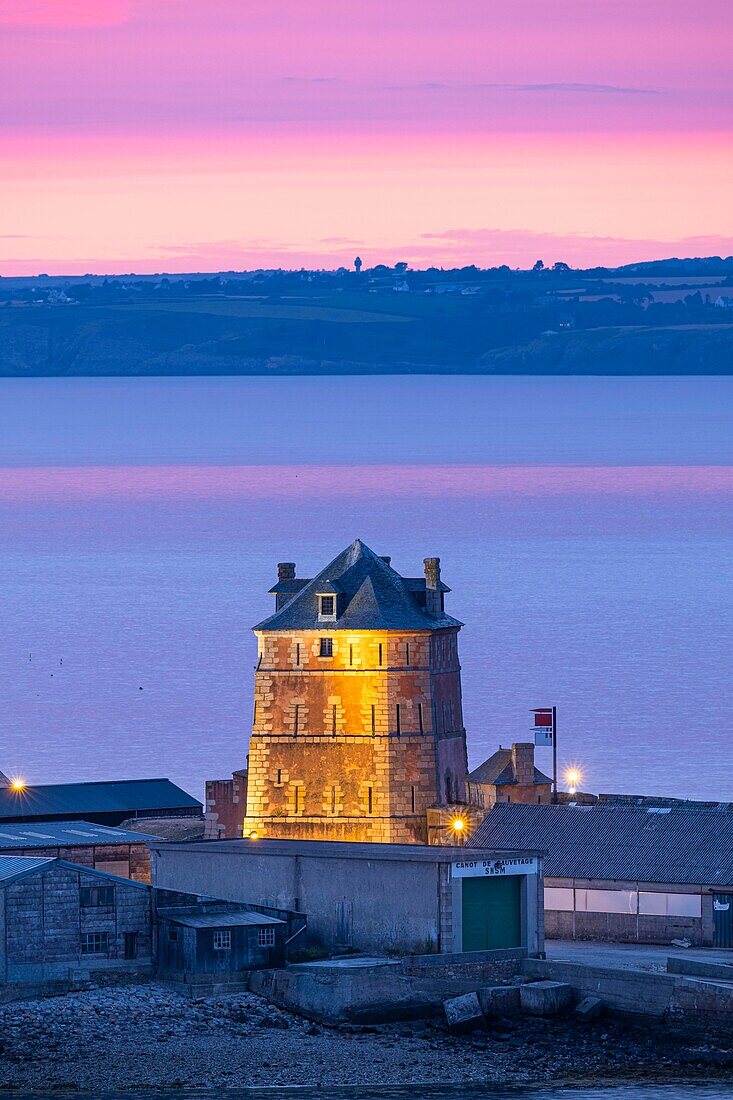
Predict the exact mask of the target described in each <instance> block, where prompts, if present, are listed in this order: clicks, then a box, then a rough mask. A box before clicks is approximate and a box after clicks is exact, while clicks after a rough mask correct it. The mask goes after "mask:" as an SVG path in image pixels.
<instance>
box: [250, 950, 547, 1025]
mask: <svg viewBox="0 0 733 1100" xmlns="http://www.w3.org/2000/svg"><path fill="white" fill-rule="evenodd" d="M526 955H527V953H526V951H524V950H523V949H516V950H511V951H471V952H466V953H462V954H455V955H412V956H406V957H405V958H403V959H399V960H397V959H394V960H392V959H365V960H364V961H363V962H361V961H360V960H359V959H348V960H344V961H343V962H337V963H301V964H297V965H295V966H289V967H287V969H285V970H268V971H258V972H255V973H253V974H252V975H251V978H250V989H251V990H252V991H253V992H256V993H261V994H262V995H263V996H265V997H267V998H268V1000H271V1001H273V1002H274V1003H275V1004H277V1005H280V1006H281V1007H282V1008H288V1009H290V1010H292V1011H293V1012H299V1013H300V1014H301V1015H303V1016H308V1017H310V1018H312V1019H315V1020H320V1021H322V1022H325V1023H331V1024H335V1023H344V1022H350V1023H382V1022H385V1021H388V1020H397V1019H414V1018H416V1017H419V1016H428V1015H432V1013H433V1012H435V1011H436V1009H437V1008H438V1007H439V1006H440V1005H441V1004H442V1002H443V1001H444V1000H445V999H446V997H454V996H458V995H459V994H461V993H471V992H473V991H475V990H477V989H480V988H481V987H482V986H485V985H492V984H495V983H497V982H501V981H510V980H511V979H512V978H514V977H516V976H517V975H518V974H520V973H521V968H522V963H523V961H524V960H525V959H526Z"/></svg>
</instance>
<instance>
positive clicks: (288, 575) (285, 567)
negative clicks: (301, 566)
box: [277, 561, 295, 581]
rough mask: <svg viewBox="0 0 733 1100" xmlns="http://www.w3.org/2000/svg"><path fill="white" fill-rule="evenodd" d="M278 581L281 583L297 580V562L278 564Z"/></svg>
mask: <svg viewBox="0 0 733 1100" xmlns="http://www.w3.org/2000/svg"><path fill="white" fill-rule="evenodd" d="M277 579H278V580H279V581H294V580H295V562H294V561H281V562H278V566H277Z"/></svg>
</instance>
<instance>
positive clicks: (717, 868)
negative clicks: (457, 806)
mask: <svg viewBox="0 0 733 1100" xmlns="http://www.w3.org/2000/svg"><path fill="white" fill-rule="evenodd" d="M469 844H470V846H471V847H472V848H475V847H477V846H483V845H485V846H486V847H488V848H505V847H506V848H510V847H514V848H539V849H542V850H544V851H545V852H546V857H545V875H546V877H548V878H585V879H601V880H603V879H605V880H609V881H611V880H614V881H628V882H650V883H651V882H659V883H680V884H684V883H692V884H701V885H707V886H733V811H731V810H729V809H716V810H699V809H688V808H682V807H672V808H665V809H660V808H653V807H637V806H633V807H631V806H613V805H594V806H520V805H511V804H510V805H505V804H503V803H502V804H500V805H497V806H494V807H493V808H492V809H491V810H490V811H489V813H488V814H487V815H486V818H485V819H484V821H483V822H482V824H481V825H479V827H478V829H476V831H475V832H474V833H473V835H472V836H471V837H470V839H469Z"/></svg>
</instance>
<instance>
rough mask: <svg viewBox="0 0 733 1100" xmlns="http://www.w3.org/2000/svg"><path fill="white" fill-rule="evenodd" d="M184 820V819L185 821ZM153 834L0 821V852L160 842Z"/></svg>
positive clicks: (82, 823) (68, 823)
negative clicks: (150, 841)
mask: <svg viewBox="0 0 733 1100" xmlns="http://www.w3.org/2000/svg"><path fill="white" fill-rule="evenodd" d="M183 820H186V819H185V818H184V819H183ZM160 839H161V837H160V836H158V835H156V834H154V833H138V832H132V831H130V830H128V829H114V828H110V827H109V826H108V825H95V824H93V823H92V822H90V821H44V822H42V823H40V824H38V825H34V824H32V823H31V822H24V823H23V824H22V825H16V824H14V823H13V822H5V823H3V822H0V852H1V851H7V849H8V848H59V847H61V848H86V847H92V846H96V847H100V846H102V845H105V844H145V843H146V841H148V840H160Z"/></svg>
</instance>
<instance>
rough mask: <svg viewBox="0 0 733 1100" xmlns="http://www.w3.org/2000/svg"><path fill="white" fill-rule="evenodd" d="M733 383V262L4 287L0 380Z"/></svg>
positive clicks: (148, 278) (52, 279)
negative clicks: (400, 377) (436, 378)
mask: <svg viewBox="0 0 733 1100" xmlns="http://www.w3.org/2000/svg"><path fill="white" fill-rule="evenodd" d="M731 373H733V257H727V258H721V257H707V258H703V259H683V260H680V259H671V260H652V261H649V262H647V263H642V264H633V265H627V266H626V267H621V268H593V269H589V270H582V271H579V270H573V269H571V268H570V267H569V266H568V265H567V264H563V263H558V264H554V265H553V266H552V267H551V268H545V267H544V265H543V264H542V261H538V262H537V264H535V266H534V267H533V268H532V269H531V270H513V269H510V268H508V267H498V268H478V267H475V266H473V265H471V266H469V267H463V268H456V269H453V270H443V269H438V268H431V269H427V270H412V269H410V268H409V267H408V265H407V264H406V263H404V264H397V265H395V266H394V267H387V266H386V265H382V264H379V265H377V266H376V267H373V268H369V269H364V270H354V271H351V270H347V269H346V268H339V269H338V270H336V271H307V270H301V271H284V270H268V271H264V270H261V271H242V272H222V273H215V274H206V273H203V274H202V273H189V274H185V273H184V274H172V275H128V276H121V275H120V276H109V277H107V276H103V275H86V276H61V275H59V276H49V275H39V276H35V277H25V278H7V277H5V278H0V377H16V378H17V377H58V376H74V377H94V376H99V377H102V376H106V377H109V376H117V377H119V376H123V377H124V376H130V377H132V376H143V377H156V376H158V377H159V376H180V375H202V376H207V375H208V376H212V375H244V376H247V375H251V376H256V375H266V376H273V375H283V376H289V375H293V376H295V375H300V376H302V375H321V376H323V375H325V376H329V375H332V376H339V375H383V374H446V375H451V374H456V375H457V374H469V375H484V374H485V375H571V376H572V375H619V376H623V375H727V374H731Z"/></svg>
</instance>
